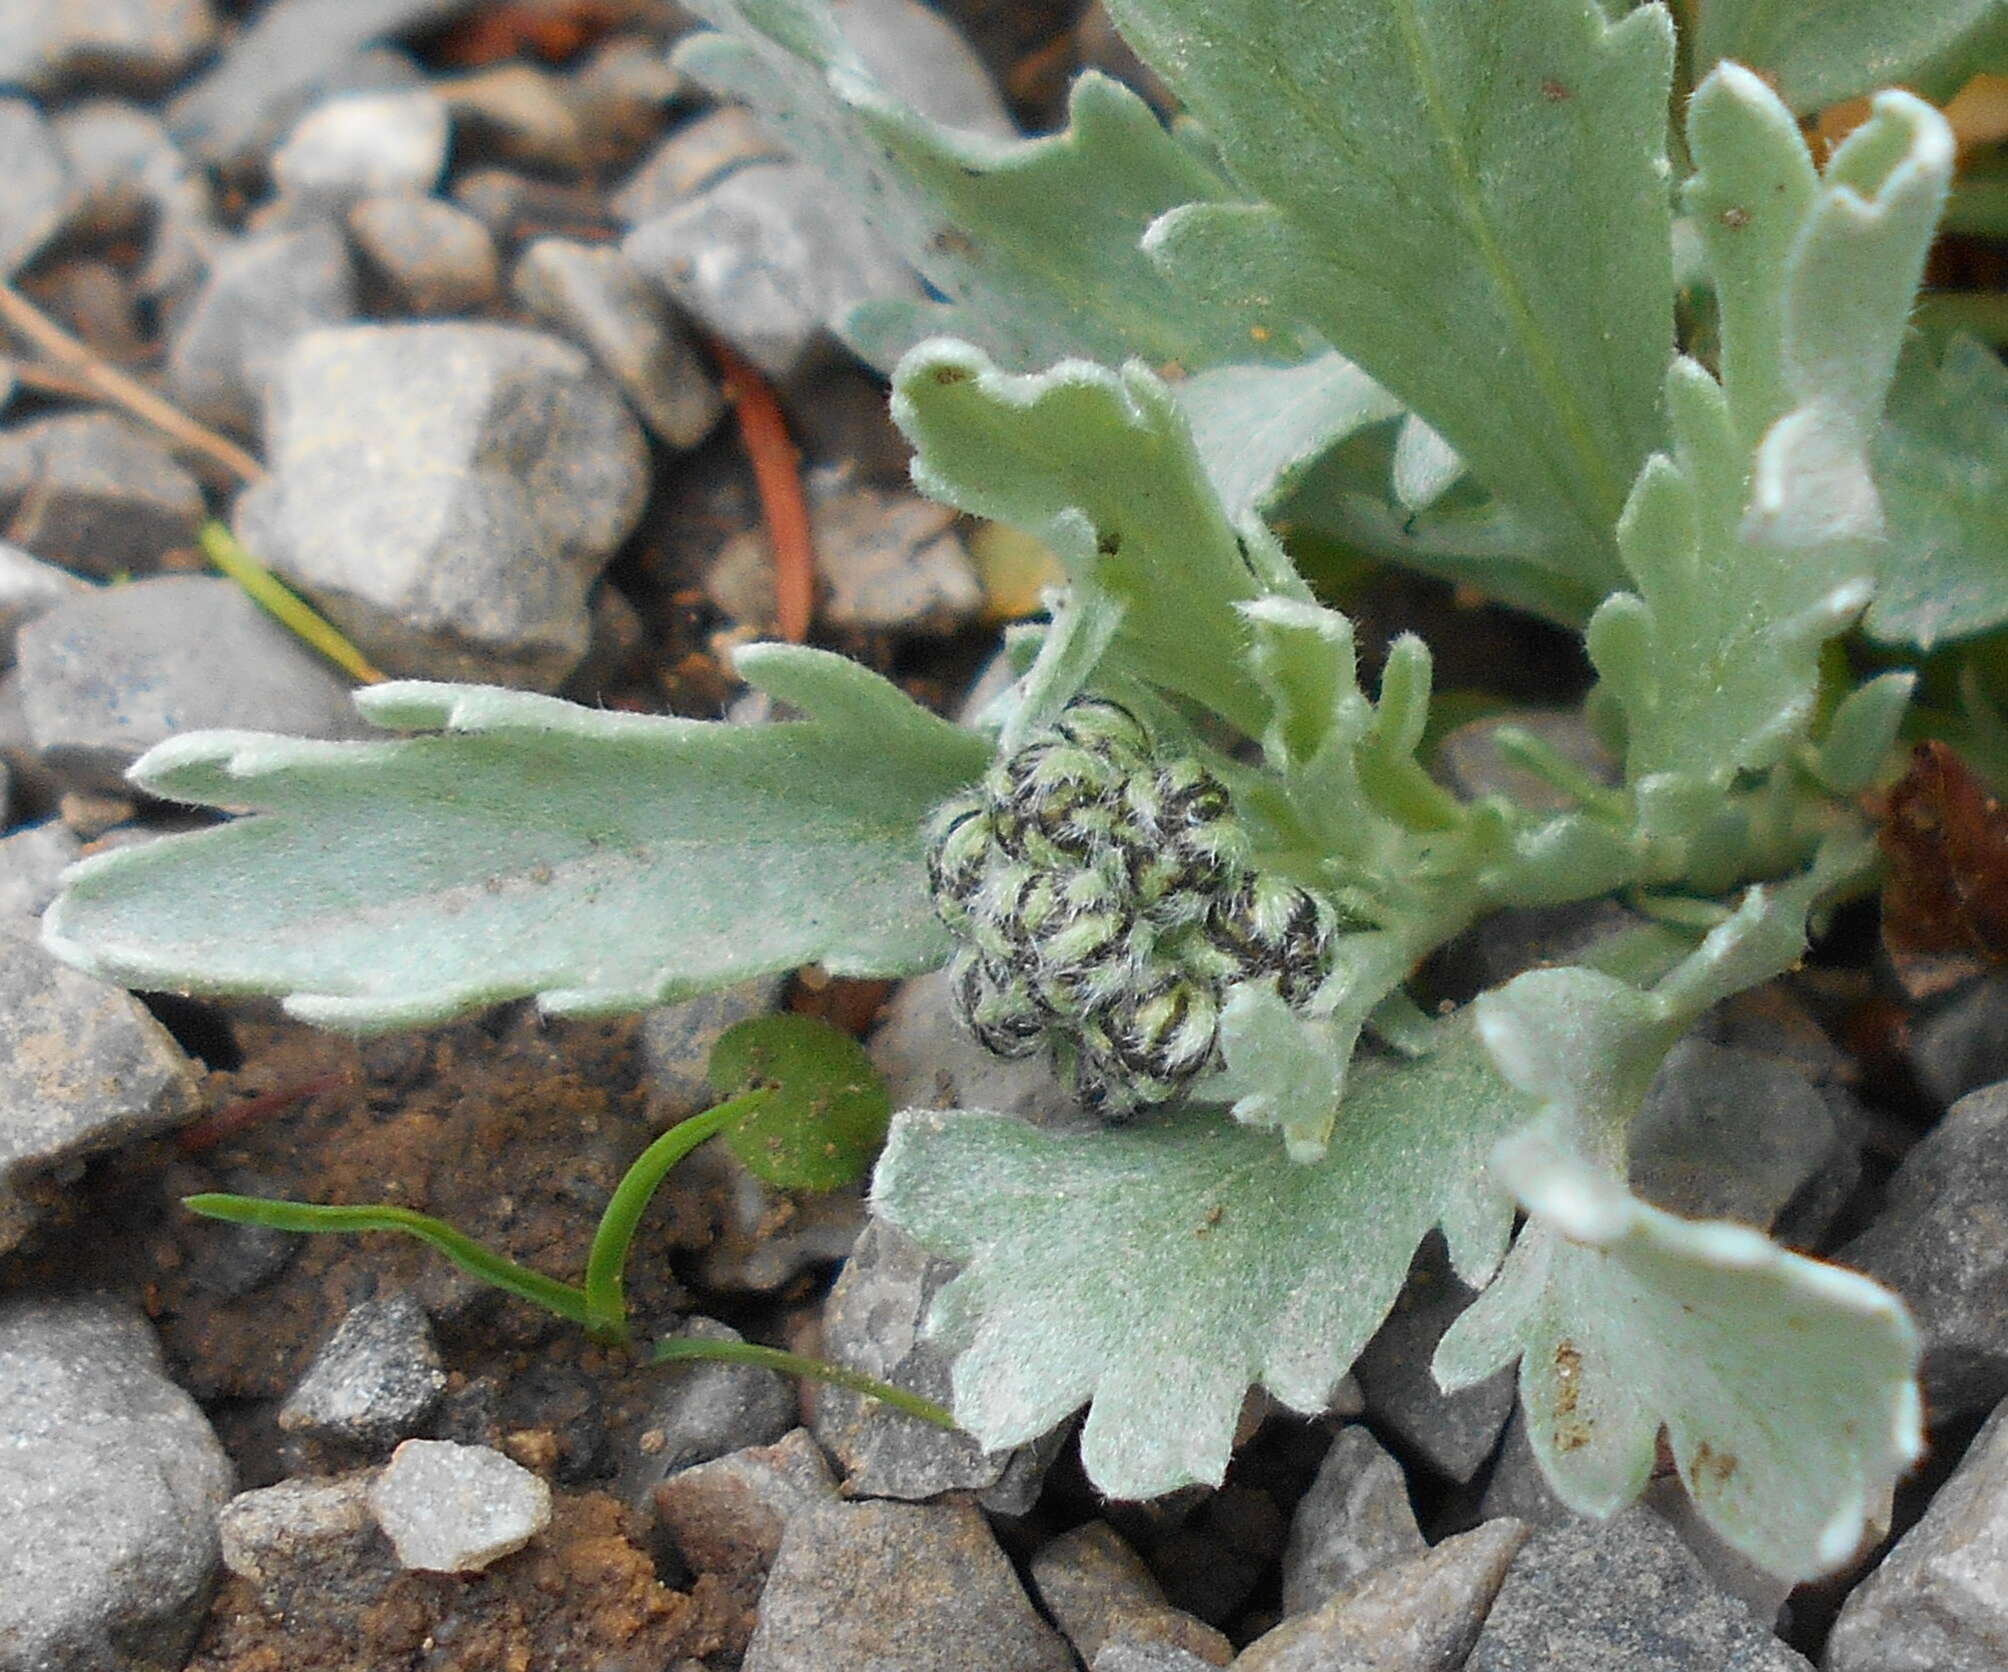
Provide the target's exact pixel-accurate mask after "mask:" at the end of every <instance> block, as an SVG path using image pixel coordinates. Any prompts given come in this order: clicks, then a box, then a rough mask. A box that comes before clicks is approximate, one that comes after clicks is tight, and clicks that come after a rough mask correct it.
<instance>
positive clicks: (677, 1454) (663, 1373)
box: [620, 1318, 798, 1507]
mask: <svg viewBox="0 0 2008 1672" xmlns="http://www.w3.org/2000/svg"><path fill="white" fill-rule="evenodd" d="M676 1338H695V1339H698V1340H703V1341H743V1340H745V1337H744V1336H742V1335H741V1334H740V1333H739V1332H738V1331H737V1330H736V1329H732V1328H731V1327H729V1326H728V1325H725V1324H721V1323H719V1322H718V1321H717V1320H716V1319H714V1318H690V1319H687V1320H685V1322H684V1324H683V1326H682V1327H681V1328H680V1329H678V1330H677V1331H676V1332H675V1334H674V1336H673V1337H672V1339H676ZM658 1374H659V1375H660V1377H661V1383H660V1386H659V1388H658V1391H657V1393H656V1395H655V1399H654V1402H653V1403H652V1404H651V1405H650V1407H649V1410H648V1414H647V1416H646V1417H644V1418H643V1420H642V1423H641V1429H640V1434H639V1437H638V1439H637V1441H636V1444H635V1447H634V1452H633V1454H632V1455H631V1456H630V1457H629V1459H628V1461H627V1464H626V1466H625V1467H624V1468H623V1469H622V1471H621V1474H622V1478H621V1485H620V1496H621V1497H622V1498H624V1499H625V1500H626V1501H627V1502H628V1503H630V1504H633V1505H636V1506H637V1507H639V1506H641V1505H643V1504H646V1503H648V1502H649V1501H650V1498H651V1496H652V1494H653V1493H654V1491H655V1489H656V1487H657V1486H658V1485H659V1484H660V1483H661V1482H662V1481H663V1480H665V1479H666V1478H667V1477H669V1476H670V1475H674V1474H677V1473H679V1472H680V1471H682V1470H684V1469H688V1468H690V1467H692V1466H693V1465H695V1464H698V1463H709V1462H711V1461H712V1460H713V1459H715V1458H719V1457H723V1456H725V1455H726V1454H727V1453H729V1452H738V1451H743V1450H745V1449H747V1448H748V1447H751V1446H764V1445H771V1444H772V1443H774V1442H775V1441H777V1440H779V1439H780V1438H781V1437H782V1436H783V1435H784V1434H786V1433H787V1432H788V1431H789V1430H790V1429H791V1428H793V1427H794V1426H795V1422H796V1418H797V1415H798V1413H797V1410H796V1402H795V1387H794V1384H793V1383H792V1382H790V1381H789V1380H788V1378H787V1377H785V1376H783V1375H781V1374H779V1373H778V1372H777V1371H773V1370H762V1369H760V1368H759V1367H758V1366H757V1365H750V1364H723V1363H717V1362H712V1363H706V1362H705V1361H704V1360H701V1359H700V1360H696V1361H694V1362H690V1363H684V1364H668V1365H664V1366H663V1367H662V1368H661V1370H660V1371H659V1372H658Z"/></svg>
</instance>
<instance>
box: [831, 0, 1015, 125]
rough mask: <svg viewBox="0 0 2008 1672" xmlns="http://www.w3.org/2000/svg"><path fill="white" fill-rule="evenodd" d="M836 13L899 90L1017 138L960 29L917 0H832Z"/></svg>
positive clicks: (874, 69)
mask: <svg viewBox="0 0 2008 1672" xmlns="http://www.w3.org/2000/svg"><path fill="white" fill-rule="evenodd" d="M830 12H831V15H832V16H833V17H834V18H835V20H836V25H837V27H838V29H840V30H842V31H843V36H844V39H845V40H847V41H849V42H850V43H851V49H852V50H853V51H854V52H856V53H857V55H858V57H859V58H861V59H863V60H864V65H865V68H866V69H868V70H869V71H871V73H872V76H873V78H874V79H875V80H876V81H877V82H878V83H879V85H880V86H881V87H883V88H884V89H885V90H886V91H887V92H888V93H890V94H892V95H893V97H894V98H896V99H899V100H900V101H902V102H903V103H905V104H908V105H911V106H912V107H913V108H914V109H915V110H916V111H918V112H919V113H920V114H921V115H922V116H925V117H928V118H930V119H931V120H933V121H936V122H940V123H942V124H943V125H944V126H946V127H950V128H960V129H962V130H963V131H964V132H966V133H980V134H988V135H990V136H991V137H992V138H994V139H1016V138H1017V137H1018V128H1017V125H1016V124H1015V123H1014V122H1013V121H1012V120H1011V117H1010V114H1009V112H1007V111H1006V110H1005V108H1004V101H1003V99H1002V98H1000V97H999V96H998V92H997V87H996V84H995V83H994V82H992V81H991V79H990V72H989V71H988V70H987V69H985V68H984V66H983V60H982V59H980V58H979V57H977V56H976V52H975V49H974V48H973V47H971V46H970V44H969V43H968V41H966V40H965V39H963V36H962V32H961V31H960V30H959V29H957V28H956V27H955V25H954V24H953V23H951V22H950V21H949V20H948V19H947V18H946V17H944V16H943V15H942V14H941V13H940V12H938V11H936V10H935V9H934V8H933V7H932V6H924V5H922V4H921V3H920V0H833V4H832V5H831V7H830Z"/></svg>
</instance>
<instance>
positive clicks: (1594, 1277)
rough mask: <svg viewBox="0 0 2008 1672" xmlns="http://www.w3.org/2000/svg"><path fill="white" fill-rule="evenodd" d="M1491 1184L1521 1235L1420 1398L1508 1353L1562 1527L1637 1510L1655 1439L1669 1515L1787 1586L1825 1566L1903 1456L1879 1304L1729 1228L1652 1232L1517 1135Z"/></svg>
mask: <svg viewBox="0 0 2008 1672" xmlns="http://www.w3.org/2000/svg"><path fill="white" fill-rule="evenodd" d="M1494 1166H1495V1168H1496V1169H1497V1171H1498V1172H1499V1173H1500V1175H1501V1176H1502V1177H1503V1178H1504V1179H1505V1181H1506V1182H1507V1183H1509V1184H1510V1185H1511V1186H1512V1187H1513V1189H1514V1190H1515V1192H1516V1193H1517V1194H1518V1195H1519V1196H1520V1199H1521V1200H1522V1201H1523V1202H1524V1203H1525V1204H1526V1206H1527V1208H1528V1210H1529V1212H1530V1213H1531V1214H1532V1215H1533V1217H1532V1219H1531V1221H1530V1223H1529V1225H1528V1228H1527V1229H1526V1230H1525V1231H1523V1232H1522V1233H1521V1236H1520V1240H1519V1242H1518V1243H1517V1244H1516V1245H1515V1247H1514V1250H1513V1252H1512V1254H1511V1255H1510V1256H1509V1257H1508V1259H1507V1262H1506V1268H1505V1270H1504V1271H1502V1272H1501V1273H1500V1275H1499V1277H1498V1279H1497V1280H1496V1281H1495V1282H1494V1283H1493V1285H1492V1287H1491V1288H1490V1289H1488V1290H1487V1291H1486V1292H1485V1293H1484V1294H1482V1295H1480V1296H1479V1297H1478V1299H1477V1300H1476V1301H1474V1302H1473V1303H1472V1305H1471V1306H1470V1307H1469V1308H1468V1309H1467V1310H1466V1311H1465V1313H1464V1314H1463V1316H1462V1317H1460V1318H1459V1319H1458V1321H1457V1323H1456V1324H1454V1325H1453V1326H1452V1327H1451V1329H1450V1331H1449V1332H1448V1333H1447V1334H1446V1335H1445V1336H1444V1338H1443V1340H1442V1342H1441V1343H1440V1345H1439V1346H1438V1349H1437V1355H1436V1374H1437V1378H1438V1380H1439V1381H1441V1382H1442V1383H1443V1385H1444V1386H1445V1387H1446V1388H1447V1389H1453V1390H1454V1389H1456V1388H1459V1387H1465V1386H1469V1385H1470V1384H1471V1383H1473V1382H1477V1381H1480V1380H1482V1379H1483V1378H1484V1377H1486V1376H1488V1375H1490V1374H1492V1372H1494V1371H1495V1370H1497V1369H1499V1368H1500V1367H1501V1366H1502V1365H1504V1364H1507V1363H1509V1362H1511V1360H1512V1359H1513V1358H1515V1357H1516V1356H1517V1357H1518V1358H1519V1360H1520V1398H1521V1402H1522V1404H1523V1406H1524V1407H1525V1409H1526V1412H1527V1419H1528V1420H1527V1432H1528V1437H1529V1439H1530V1440H1531V1441H1532V1443H1533V1447H1534V1454H1535V1456H1536V1457H1537V1458H1539V1459H1540V1462H1541V1467H1542V1471H1543V1472H1544V1473H1545V1474H1546V1475H1547V1477H1548V1479H1549V1481H1550V1483H1551V1484H1552V1485H1553V1487H1554V1488H1555V1491H1556V1493H1557V1494H1558V1495H1559V1496H1560V1497H1561V1499H1562V1501H1563V1502H1564V1503H1566V1504H1567V1505H1569V1507H1570V1508H1571V1509H1575V1510H1579V1511H1581V1512H1583V1513H1585V1514H1588V1515H1610V1514H1614V1513H1615V1512H1616V1511H1617V1510H1619V1509H1622V1508H1623V1507H1624V1506H1625V1505H1626V1504H1627V1503H1629V1502H1631V1500H1632V1499H1633V1498H1635V1497H1637V1496H1638V1494H1639V1492H1640V1491H1641V1490H1643V1488H1644V1486H1645V1484H1646V1481H1647V1479H1648V1478H1649V1476H1650V1475H1651V1473H1652V1467H1653V1461H1654V1458H1655V1455H1656V1451H1657V1437H1658V1434H1659V1432H1660V1429H1661V1427H1662V1426H1664V1428H1665V1430H1666V1435H1667V1441H1668V1444H1669V1446H1670V1448H1671V1450H1672V1453H1673V1457H1674V1461H1675V1463H1676V1464H1677V1465H1678V1467H1679V1470H1680V1478H1681V1480H1682V1481H1683V1483H1685V1485H1686V1487H1687V1490H1688V1494H1689V1496H1690V1497H1692V1499H1693V1500H1694V1503H1695V1505H1696V1507H1697V1508H1698V1509H1699V1510H1700V1511H1701V1513H1702V1515H1703V1516H1704V1517H1705V1518H1706V1519H1707V1520H1708V1521H1709V1523H1710V1524H1711V1525H1712V1526H1713V1527H1714V1528H1715V1529H1716V1531H1717V1532H1718V1533H1720V1534H1721V1535H1722V1536H1723V1537H1724V1538H1725V1539H1727V1540H1728V1541H1729V1543H1731V1544H1732V1545H1734V1546H1735V1547H1736V1548H1737V1549H1738V1550H1740V1551H1742V1553H1743V1554H1744V1555H1746V1556H1748V1557H1749V1558H1750V1559H1751V1560H1752V1561H1754V1562H1757V1563H1759V1564H1760V1565H1761V1566H1763V1567H1765V1568H1767V1569H1769V1570H1770V1571H1771V1572H1773V1573H1777V1574H1780V1575H1782V1576H1785V1577H1789V1578H1792V1579H1805V1578H1811V1577H1812V1576H1814V1575H1816V1574H1820V1573H1825V1572H1829V1571H1831V1570H1832V1569H1834V1568H1836V1567H1839V1566H1840V1565H1841V1564H1842V1563H1843V1562H1845V1561H1846V1560H1847V1559H1848V1557H1849V1556H1851V1555H1852V1554H1853V1553H1854V1551H1855V1549H1856V1548H1857V1547H1858V1545H1859V1544H1860V1542H1861V1539H1862V1536H1863V1534H1864V1532H1865V1531H1866V1530H1867V1527H1868V1525H1869V1524H1870V1523H1871V1522H1872V1521H1874V1520H1875V1519H1877V1518H1878V1517H1879V1515H1880V1514H1881V1513H1883V1511H1884V1510H1885V1509H1886V1506H1887V1502H1888V1495H1889V1491H1890V1488H1891V1487H1892V1486H1893V1485H1894V1483H1895V1481H1896V1479H1897V1477H1898V1476H1899V1475H1900V1474H1902V1473H1903V1471H1904V1470H1905V1469H1906V1468H1907V1467H1908V1466H1909V1465H1910V1463H1911V1462H1912V1461H1913V1460H1914V1459H1915V1458H1916V1457H1917V1455H1918V1452H1919V1450H1920V1449H1921V1444H1922V1424H1921V1414H1920V1406H1919V1400H1918V1393H1917V1384H1916V1381H1915V1376H1916V1373H1917V1363H1918V1353H1919V1345H1918V1339H1917V1332H1916V1330H1915V1328H1914V1327H1913V1326H1912V1324H1911V1323H1910V1320H1909V1319H1908V1318H1907V1317H1906V1316H1905V1314H1904V1310H1903V1307H1902V1305H1901V1304H1900V1303H1899V1302H1898V1300H1897V1299H1896V1297H1895V1296H1894V1295H1892V1294H1890V1293H1889V1292H1888V1291H1887V1290H1886V1289H1883V1288H1881V1287H1879V1286H1878V1285H1877V1284H1875V1283H1872V1282H1870V1281H1869V1280H1868V1279H1867V1278H1865V1277H1860V1276H1857V1275H1856V1274H1855V1273H1853V1272H1848V1271H1842V1270H1841V1269H1839V1268H1838V1267H1835V1266H1827V1265H1821V1264H1820V1263H1819V1262H1817V1261H1814V1260H1808V1259H1804V1258H1802V1257H1801V1256H1799V1255H1796V1254H1791V1253H1787V1252H1786V1251H1785V1250H1784V1249H1782V1248H1779V1247H1778V1246H1777V1245H1775V1244H1774V1243H1772V1242H1770V1241H1769V1240H1768V1239H1767V1238H1765V1237H1764V1236H1762V1235H1761V1234H1760V1233H1758V1232H1756V1231H1753V1230H1751V1229H1750V1228H1749V1227H1748V1226H1745V1225H1736V1224H1730V1223H1727V1222H1724V1221H1694V1220H1684V1219H1678V1218H1676V1217H1674V1216H1673V1215H1672V1214H1669V1213H1664V1212H1662V1211H1661V1210H1660V1209H1658V1208H1655V1207H1652V1206H1650V1205H1648V1204H1647V1203H1645V1202H1641V1201H1639V1200H1637V1199H1636V1198H1635V1197H1633V1196H1631V1195H1630V1194H1629V1193H1628V1192H1627V1191H1626V1190H1625V1189H1624V1188H1623V1187H1622V1186H1621V1185H1620V1184H1618V1183H1617V1181H1616V1180H1615V1179H1613V1178H1611V1177H1610V1176H1609V1175H1608V1174H1607V1173H1604V1172H1602V1171H1599V1170H1598V1169H1595V1168H1592V1167H1589V1166H1587V1165H1585V1164H1584V1163H1582V1162H1580V1161H1577V1160H1575V1159H1573V1158H1571V1157H1568V1156H1566V1155H1564V1154H1560V1153H1557V1152H1554V1151H1552V1150H1550V1149H1547V1148H1546V1147H1544V1146H1543V1144H1542V1142H1541V1140H1540V1139H1539V1138H1538V1137H1536V1136H1534V1135H1528V1136H1525V1137H1522V1138H1517V1139H1509V1140H1507V1141H1506V1142H1505V1143H1504V1144H1502V1145H1501V1146H1500V1153H1499V1154H1498V1156H1497V1157H1496V1158H1495V1161H1494Z"/></svg>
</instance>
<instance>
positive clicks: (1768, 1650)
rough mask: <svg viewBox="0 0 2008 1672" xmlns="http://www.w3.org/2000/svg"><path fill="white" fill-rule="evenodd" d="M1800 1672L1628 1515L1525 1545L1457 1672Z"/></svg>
mask: <svg viewBox="0 0 2008 1672" xmlns="http://www.w3.org/2000/svg"><path fill="white" fill-rule="evenodd" d="M1551 1666H1566V1667H1569V1668H1571V1669H1572V1672H1810V1666H1809V1663H1808V1662H1807V1661H1806V1659H1805V1658H1804V1657H1803V1656H1801V1655H1798V1654H1795V1653H1794V1652H1793V1651H1792V1650H1791V1649H1789V1648H1787V1647H1786V1646H1785V1645H1784V1644H1783V1643H1781V1642H1779V1640H1778V1639H1777V1638H1775V1637H1773V1636H1772V1635H1771V1633H1770V1632H1768V1631H1766V1630H1765V1629H1764V1627H1763V1626H1761V1625H1759V1624H1758V1623H1757V1621H1756V1620H1754V1619H1753V1618H1752V1617H1751V1615H1750V1613H1749V1610H1748V1609H1746V1608H1745V1607H1744V1605H1743V1604H1742V1603H1741V1602H1739V1601H1738V1600H1737V1599H1735V1598H1734V1597H1731V1596H1728V1595H1726V1594H1725V1593H1723V1592H1722V1591H1720V1590H1718V1589H1716V1588H1715V1586H1714V1585H1713V1584H1712V1583H1711V1582H1710V1580H1709V1578H1708V1576H1707V1574H1706V1573H1705V1572H1704V1571H1703V1570H1702V1567H1701V1564H1700V1563H1699V1562H1698V1561H1696V1559H1695V1558H1694V1556H1693V1555H1692V1554H1690V1553H1689V1551H1688V1550H1687V1548H1686V1546H1684V1545H1683V1544H1682V1543H1681V1541H1680V1538H1679V1536H1678V1535H1677V1534H1676V1533H1675V1532H1674V1531H1673V1529H1672V1528H1670V1527H1668V1526H1667V1524H1666V1523H1665V1522H1664V1521H1663V1520H1661V1519H1660V1518H1659V1517H1658V1516H1656V1515H1654V1514H1653V1513H1652V1512H1651V1511H1650V1510H1648V1509H1645V1508H1642V1507H1638V1506H1634V1507H1633V1508H1631V1509H1628V1510H1625V1511H1623V1512H1622V1513H1621V1514H1618V1515H1615V1516H1613V1517H1612V1518H1611V1519H1610V1520H1608V1521H1604V1522H1595V1521H1589V1520H1581V1519H1571V1520H1568V1521H1561V1522H1557V1523H1555V1524H1554V1525H1552V1526H1549V1527H1545V1528H1542V1529H1541V1530H1539V1531H1538V1532H1536V1533H1535V1534H1534V1535H1533V1536H1532V1537H1531V1538H1529V1539H1528V1540H1527V1542H1526V1543H1525V1545H1523V1546H1522V1547H1521V1550H1520V1553H1519V1554H1518V1555H1517V1556H1516V1557H1515V1558H1514V1560H1513V1565H1512V1567H1511V1568H1510V1569H1509V1570H1508V1571H1507V1574H1506V1582H1505V1584H1503V1585H1502V1586H1500V1588H1499V1594H1498V1597H1497V1598H1496V1599H1495V1600H1494V1602H1493V1604H1492V1611H1491V1613H1490V1614H1489V1615H1487V1616H1486V1620H1485V1626H1484V1629H1483V1630H1482V1631H1481V1632H1480V1633H1479V1634H1478V1641H1477V1643H1476V1644H1475V1645H1474V1646H1473V1647H1472V1650H1471V1655H1470V1658H1469V1659H1468V1660H1467V1661H1466V1662H1465V1663H1464V1668H1465V1672H1536V1669H1540V1672H1545V1669H1546V1668H1548V1667H1551Z"/></svg>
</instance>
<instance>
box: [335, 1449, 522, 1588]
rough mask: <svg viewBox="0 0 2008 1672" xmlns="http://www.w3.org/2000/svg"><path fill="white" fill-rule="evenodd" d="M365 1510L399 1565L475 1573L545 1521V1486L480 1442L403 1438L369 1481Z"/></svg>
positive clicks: (517, 1546)
mask: <svg viewBox="0 0 2008 1672" xmlns="http://www.w3.org/2000/svg"><path fill="white" fill-rule="evenodd" d="M369 1506H370V1513H371V1514H372V1515H374V1516H375V1517H376V1519H377V1525H378V1526H380V1527H382V1528H383V1530H384V1533H385V1534H386V1535H387V1536H388V1537H389V1539H390V1542H391V1546H392V1548H393V1549H395V1550H396V1551H397V1559H398V1560H399V1561H400V1562H401V1563H402V1564H403V1565H404V1566H405V1567H407V1568H416V1569H419V1570H421V1571H423V1572H426V1573H476V1572H479V1571H480V1570H481V1569H482V1568H485V1567H487V1566H488V1565H489V1563H491V1562H495V1561H499V1560H501V1558H502V1557H504V1556H507V1555H509V1554H510V1553H511V1552H513V1551H517V1550H521V1549H522V1548H523V1546H524V1545H526V1544H528V1543H529V1542H530V1541H531V1540H532V1539H533V1538H535V1537H536V1536H537V1535H538V1534H539V1533H541V1532H542V1531H543V1530H544V1529H545V1527H547V1526H549V1525H550V1521H551V1489H550V1487H548V1486H546V1485H545V1484H544V1482H543V1481H541V1480H539V1479H538V1478H537V1476H535V1475H533V1474H531V1473H530V1471H529V1470H528V1469H526V1468H524V1467H523V1466H522V1465H521V1464H520V1463H512V1462H510V1461H509V1459H508V1458H506V1457H504V1456H503V1455H502V1454H501V1453H500V1452H499V1451H492V1450H490V1449H489V1448H488V1447H487V1446H459V1445H455V1444H453V1442H452V1441H450V1440H406V1441H405V1442H404V1443H403V1444H402V1445H401V1446H399V1447H398V1448H397V1450H396V1451H394V1452H392V1453H391V1456H390V1461H389V1462H388V1463H386V1464H385V1465H384V1466H383V1469H382V1471H381V1472H380V1473H379V1474H378V1475H377V1477H376V1479H375V1481H373V1482H372V1483H371V1485H370V1488H369Z"/></svg>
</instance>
